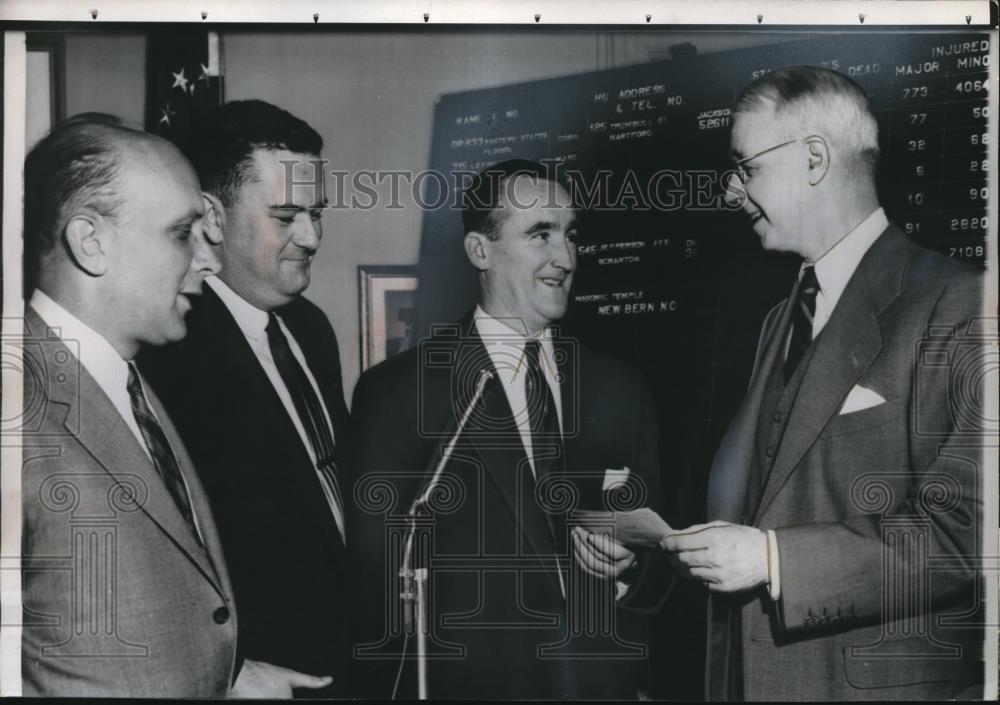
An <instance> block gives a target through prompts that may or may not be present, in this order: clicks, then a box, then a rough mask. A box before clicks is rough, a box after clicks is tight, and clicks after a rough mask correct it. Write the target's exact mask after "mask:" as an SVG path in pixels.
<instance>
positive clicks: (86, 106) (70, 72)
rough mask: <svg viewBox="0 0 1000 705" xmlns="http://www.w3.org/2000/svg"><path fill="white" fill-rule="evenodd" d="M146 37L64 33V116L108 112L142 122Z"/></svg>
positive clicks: (116, 34) (139, 35)
mask: <svg viewBox="0 0 1000 705" xmlns="http://www.w3.org/2000/svg"><path fill="white" fill-rule="evenodd" d="M145 101H146V37H145V36H144V35H143V34H141V33H122V34H118V33H114V34H112V33H101V34H91V33H89V32H73V33H69V34H67V35H66V115H67V116H72V115H76V114H77V113H85V112H91V111H97V112H104V113H111V114H112V115H118V116H119V117H122V118H125V119H126V120H129V121H132V122H135V123H138V124H140V125H141V124H142V122H143V113H144V111H145Z"/></svg>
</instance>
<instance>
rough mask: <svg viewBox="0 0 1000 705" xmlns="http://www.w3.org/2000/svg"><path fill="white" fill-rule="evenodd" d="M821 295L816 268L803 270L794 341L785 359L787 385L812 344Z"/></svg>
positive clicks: (794, 320)
mask: <svg viewBox="0 0 1000 705" xmlns="http://www.w3.org/2000/svg"><path fill="white" fill-rule="evenodd" d="M817 294H819V280H817V279H816V268H815V267H813V266H812V265H809V266H808V267H806V268H805V269H803V270H802V281H801V282H800V283H799V296H798V299H797V300H796V301H795V308H793V309H792V339H791V340H790V341H789V344H788V356H787V357H786V358H785V384H788V381H789V380H790V379H791V378H792V375H793V374H795V368H796V367H798V366H799V363H800V362H801V361H802V358H803V356H804V355H805V354H806V349H807V348H808V347H809V345H810V344H811V343H812V326H813V317H814V316H815V315H816V295H817Z"/></svg>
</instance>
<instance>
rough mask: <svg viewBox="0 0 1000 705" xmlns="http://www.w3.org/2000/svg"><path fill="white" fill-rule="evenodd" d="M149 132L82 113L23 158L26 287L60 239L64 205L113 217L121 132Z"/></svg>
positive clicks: (27, 288)
mask: <svg viewBox="0 0 1000 705" xmlns="http://www.w3.org/2000/svg"><path fill="white" fill-rule="evenodd" d="M129 137H139V138H148V137H149V135H147V134H146V133H145V132H142V131H141V130H138V129H135V128H132V127H129V126H128V125H126V124H125V123H124V122H123V121H122V120H121V119H120V118H117V117H115V116H114V115H107V114H105V113H81V114H80V115H75V116H73V117H71V118H69V119H68V120H64V121H63V122H61V123H59V124H58V125H56V126H55V127H54V128H52V131H51V132H49V134H47V135H46V136H45V137H44V138H42V140H41V141H40V142H38V144H36V145H35V146H34V147H33V148H32V150H31V152H29V153H28V156H27V157H26V158H25V160H24V262H25V277H24V281H25V291H26V292H27V291H30V290H31V289H32V288H33V287H34V283H35V280H36V278H37V276H38V269H39V267H40V264H41V258H42V256H43V255H45V254H47V253H48V252H50V251H51V250H52V249H53V248H54V247H55V246H56V245H57V243H58V242H59V238H60V233H61V229H62V227H63V226H64V223H63V220H64V218H65V214H66V212H67V211H69V210H70V209H73V208H79V207H81V206H86V207H88V208H92V209H94V210H95V211H97V212H98V213H100V214H101V215H102V216H104V217H105V218H108V219H110V220H112V221H113V220H115V219H116V218H117V217H118V215H119V211H120V209H121V206H122V198H121V195H120V193H119V191H120V188H119V186H120V181H119V177H120V169H121V162H122V159H121V155H122V145H123V143H124V139H123V138H129Z"/></svg>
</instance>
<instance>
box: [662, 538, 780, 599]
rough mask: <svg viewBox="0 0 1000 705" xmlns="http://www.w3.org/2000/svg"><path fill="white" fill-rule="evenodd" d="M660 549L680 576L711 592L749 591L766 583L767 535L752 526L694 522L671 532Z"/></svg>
mask: <svg viewBox="0 0 1000 705" xmlns="http://www.w3.org/2000/svg"><path fill="white" fill-rule="evenodd" d="M660 548H662V549H663V550H664V551H666V552H667V558H668V559H669V560H670V562H671V563H672V564H673V565H675V566H677V568H678V571H679V572H680V574H681V575H683V576H684V577H687V578H695V579H696V580H701V581H702V582H703V583H704V584H705V587H707V588H708V589H709V590H711V591H713V592H741V591H743V590H752V589H753V588H755V587H757V586H759V585H763V584H764V583H766V582H767V534H766V533H765V532H763V531H761V530H760V529H755V528H753V527H752V526H741V525H739V524H729V523H727V522H723V521H713V522H712V523H711V524H696V525H695V526H691V527H688V528H687V529H684V530H682V531H676V532H672V533H671V534H670V535H669V536H667V537H666V538H664V539H663V540H662V541H660Z"/></svg>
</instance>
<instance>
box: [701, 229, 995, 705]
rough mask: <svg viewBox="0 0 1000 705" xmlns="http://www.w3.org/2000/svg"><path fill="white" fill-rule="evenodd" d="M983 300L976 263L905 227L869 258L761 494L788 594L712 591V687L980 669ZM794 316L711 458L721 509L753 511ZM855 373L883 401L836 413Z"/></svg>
mask: <svg viewBox="0 0 1000 705" xmlns="http://www.w3.org/2000/svg"><path fill="white" fill-rule="evenodd" d="M796 294H797V292H794V291H793V294H792V296H791V297H790V299H789V300H790V301H794V300H796ZM981 296H982V289H981V282H980V277H978V276H977V275H976V273H975V272H974V271H973V270H972V268H970V267H967V266H965V265H963V264H960V263H958V262H956V261H953V260H950V259H948V258H946V257H944V256H942V255H939V254H936V253H933V252H930V251H929V250H925V249H923V248H920V247H917V246H915V245H914V244H912V243H911V242H910V241H909V240H908V239H907V238H906V236H904V235H903V233H902V232H901V231H900V230H899V229H898V228H897V227H896V226H894V225H890V226H889V227H888V228H887V229H886V231H885V232H884V233H883V234H882V235H881V236H880V237H879V239H878V240H877V241H876V242H875V243H874V244H873V245H872V247H871V248H870V249H869V251H868V252H867V253H866V254H865V256H864V258H863V259H862V261H861V262H860V264H859V266H858V268H857V270H856V271H855V273H854V275H853V277H852V278H851V280H850V282H849V283H848V285H847V287H846V289H845V290H844V292H843V295H842V297H841V299H840V301H839V302H838V304H837V307H836V309H835V310H834V312H833V314H832V316H831V318H830V320H829V321H828V323H827V325H826V326H825V327H824V329H823V330H822V332H821V333H820V335H819V336H818V337H817V339H816V340H815V342H814V344H813V349H812V358H811V361H809V363H808V367H807V368H806V370H805V374H804V377H803V378H802V384H801V387H800V388H799V391H798V394H797V396H796V398H795V401H794V405H793V406H792V407H791V413H790V415H789V416H788V421H787V426H786V428H785V431H784V435H783V437H782V439H781V442H780V444H779V445H778V447H777V449H776V451H777V452H776V455H775V457H774V462H773V466H772V467H771V470H770V474H769V475H768V476H767V478H766V481H765V482H764V485H763V490H762V494H761V498H760V501H759V502H757V503H755V504H754V506H752V507H751V514H752V517H753V519H752V524H753V526H757V527H760V528H763V529H774V530H776V536H777V544H778V554H779V562H780V584H781V597H780V600H779V601H778V602H776V603H774V602H772V601H771V600H770V599H769V598H768V597H767V596H766V595H765V594H764V590H759V591H755V592H753V593H748V594H744V595H741V596H737V597H733V598H728V599H727V598H724V597H719V596H713V599H712V600H711V603H710V610H712V611H713V619H714V624H715V631H714V633H713V634H712V635H710V640H709V641H710V652H709V663H708V674H707V677H706V680H707V686H708V691H709V695H710V696H713V697H721V696H722V695H723V694H724V693H725V686H726V680H727V679H728V678H733V677H735V678H737V679H740V680H741V681H742V683H741V685H742V691H743V695H744V696H745V697H746V698H747V699H771V700H773V699H786V698H787V699H817V700H853V699H867V698H878V699H897V698H905V699H925V698H931V699H934V698H943V697H949V698H953V697H955V696H957V695H958V694H959V693H960V692H962V691H963V690H964V689H965V688H966V687H968V686H969V684H970V682H974V681H975V677H976V674H975V671H976V669H977V668H980V667H981V664H979V663H978V659H979V658H980V656H979V654H978V644H979V641H980V639H981V632H979V631H978V630H976V629H975V628H973V627H972V626H968V625H974V623H975V621H976V617H975V611H976V609H977V607H978V601H979V600H980V598H981V591H979V590H978V589H977V585H976V583H975V580H974V576H975V566H974V561H973V560H971V559H970V557H973V556H976V555H979V554H980V551H981V549H980V534H979V524H980V520H981V516H980V504H981V502H982V497H980V496H979V495H978V494H977V493H978V491H979V486H980V485H979V480H978V474H979V471H980V459H979V452H978V451H979V446H980V445H981V442H982V441H981V436H978V435H976V433H975V427H974V423H973V425H972V426H971V427H970V419H972V418H974V414H975V410H974V409H972V408H971V407H972V406H973V405H974V404H975V403H977V402H976V400H977V399H979V398H980V396H978V395H977V393H976V390H975V386H976V384H977V382H976V379H977V377H976V375H977V373H978V370H977V364H979V361H981V360H982V359H983V358H982V357H981V356H980V355H979V354H978V351H979V348H978V347H977V346H978V345H980V344H981V343H979V341H977V340H976V334H975V329H974V325H973V324H974V320H973V319H974V318H975V317H976V316H977V315H979V309H980V300H981ZM789 322H790V307H789V306H788V304H787V301H786V302H783V303H782V304H780V305H779V306H778V307H776V308H775V309H774V310H773V311H772V312H771V313H770V314H769V315H768V317H767V319H766V321H765V324H764V329H763V332H762V335H761V340H760V345H759V348H758V355H757V362H756V364H755V370H754V374H753V378H752V381H751V383H750V388H749V390H748V392H747V395H746V398H745V399H744V401H743V404H742V406H741V407H740V408H739V409H738V411H737V413H736V416H735V417H734V418H733V421H732V423H731V424H730V426H729V429H728V431H727V432H726V435H725V437H724V438H723V441H722V443H721V445H720V448H719V450H718V453H717V455H716V458H715V461H714V463H713V466H712V474H711V476H710V482H709V513H708V514H709V519H724V520H728V521H734V522H740V521H741V515H742V512H743V510H744V508H743V505H742V502H743V499H744V495H745V493H746V487H747V477H748V474H749V472H750V466H751V457H752V454H753V453H755V452H757V449H756V448H755V444H756V438H757V427H758V422H759V421H760V408H761V404H762V399H763V396H764V388H765V385H766V381H767V377H768V374H769V372H770V370H772V369H774V368H775V366H776V365H781V364H782V360H783V357H782V353H783V349H784V341H785V340H786V337H787V333H788V330H789V325H790V323H789ZM970 352H971V353H972V354H971V356H970V355H969V353H970ZM779 373H780V370H779ZM856 385H860V386H862V387H865V388H867V389H870V390H873V391H875V392H876V393H878V394H879V395H881V396H882V397H883V398H884V399H885V403H883V404H879V405H875V406H872V407H870V408H865V409H862V410H859V411H854V412H853V413H846V414H840V413H838V411H839V410H840V409H841V406H842V405H843V403H844V401H845V399H846V398H847V397H848V395H849V393H850V392H851V390H852V388H854V387H855V386H856ZM962 394H965V395H966V396H965V397H963V396H962ZM970 412H971V414H973V415H972V416H970ZM727 614H728V616H729V617H731V618H732V619H735V620H737V622H738V625H737V626H738V629H737V630H736V631H734V630H732V629H731V627H732V625H730V628H727V627H726V626H725V625H724V622H725V620H724V619H723V617H725V616H726V615H727ZM712 623H713V621H711V620H710V624H712ZM963 625H966V626H963ZM737 633H738V634H739V639H738V641H737V642H736V643H733V635H734V634H737ZM729 669H732V670H729ZM740 673H742V677H740V675H739V674H740ZM980 674H981V670H980Z"/></svg>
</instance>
